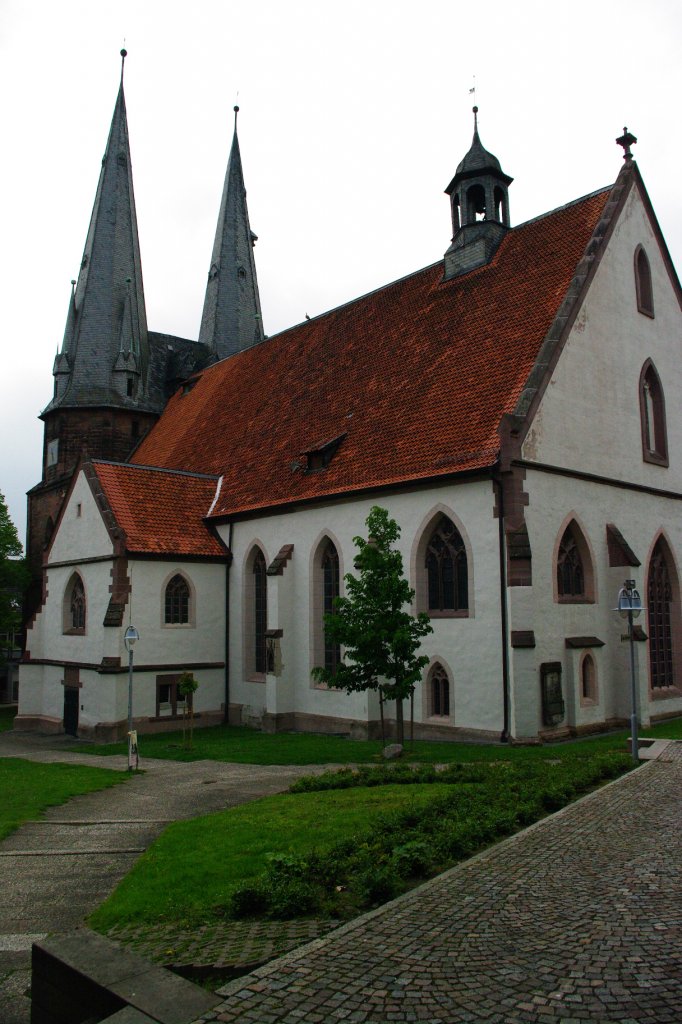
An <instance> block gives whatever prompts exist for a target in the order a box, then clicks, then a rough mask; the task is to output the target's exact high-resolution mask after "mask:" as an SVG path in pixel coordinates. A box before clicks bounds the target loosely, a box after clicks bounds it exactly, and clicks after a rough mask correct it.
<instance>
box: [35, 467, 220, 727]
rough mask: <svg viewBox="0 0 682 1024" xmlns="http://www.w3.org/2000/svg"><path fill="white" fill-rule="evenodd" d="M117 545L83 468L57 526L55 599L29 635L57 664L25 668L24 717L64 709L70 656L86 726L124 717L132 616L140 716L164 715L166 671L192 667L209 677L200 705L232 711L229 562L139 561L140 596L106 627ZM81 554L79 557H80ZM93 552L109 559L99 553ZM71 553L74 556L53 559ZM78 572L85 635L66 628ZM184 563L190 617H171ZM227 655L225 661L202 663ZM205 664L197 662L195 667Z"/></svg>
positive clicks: (40, 656) (131, 568)
mask: <svg viewBox="0 0 682 1024" xmlns="http://www.w3.org/2000/svg"><path fill="white" fill-rule="evenodd" d="M112 556H113V548H112V543H111V540H110V538H109V535H108V532H107V530H106V527H105V526H104V523H103V521H102V518H101V515H100V513H99V510H98V508H97V505H96V503H95V501H94V499H93V496H92V492H91V490H90V487H89V485H88V483H87V481H86V480H85V478H84V476H83V474H82V473H81V474H80V475H79V477H78V479H77V481H76V484H75V486H74V489H73V492H72V494H71V498H70V500H69V502H68V504H67V507H66V509H65V513H64V516H63V517H62V521H61V523H60V526H59V530H58V532H57V534H56V535H55V539H54V542H53V544H52V548H51V551H50V564H49V565H48V568H47V600H46V602H45V604H44V606H43V607H42V608H41V609H40V611H39V612H38V614H37V616H36V619H35V622H34V624H33V626H32V627H31V628H30V629H29V631H28V635H27V649H28V651H29V652H30V655H31V658H32V659H34V660H39V661H42V662H56V664H31V663H28V664H25V665H22V666H21V668H20V688H19V693H20V697H19V716H31V717H39V718H42V719H43V720H45V721H48V720H49V721H54V722H60V721H61V720H62V717H63V713H64V687H63V680H64V665H65V664H66V665H71V666H77V667H78V668H79V684H80V688H79V729H80V728H82V729H86V730H89V729H93V730H94V729H96V728H97V727H102V726H109V725H112V724H114V723H116V722H121V721H124V720H125V719H126V718H127V711H128V676H127V665H128V654H127V651H126V649H125V645H124V642H123V636H124V633H125V628H126V626H127V625H128V623H129V622H130V621H132V622H133V624H134V625H135V626H136V627H137V629H138V631H139V633H140V640H139V641H138V642H137V644H136V645H135V648H134V663H135V665H136V666H137V667H138V669H144V666H145V665H149V666H153V668H152V669H150V670H149V671H136V672H135V673H134V700H133V715H134V718H135V719H136V720H137V719H141V720H143V719H147V718H153V717H155V715H156V676H157V675H161V674H171V673H174V672H181V671H183V669H184V668H185V667H186V668H190V669H192V671H194V674H195V676H196V678H197V679H198V681H199V688H198V690H197V692H196V694H195V699H194V707H195V710H196V711H198V712H213V713H215V714H219V713H221V712H222V707H223V702H224V689H225V672H224V668H223V667H222V663H223V662H224V659H225V645H224V638H225V566H224V565H222V564H215V563H203V562H183V561H182V560H179V561H177V562H171V561H163V562H162V561H151V560H144V561H142V560H137V561H136V560H133V559H131V560H129V561H128V567H127V572H128V577H129V579H130V580H131V583H132V602H129V604H128V605H127V606H126V609H125V612H124V622H123V624H122V626H120V627H115V626H104V625H103V622H104V617H105V614H106V611H107V608H108V606H109V600H110V597H111V594H110V586H111V582H112V577H111V571H112V567H113V564H114V563H113V557H112ZM76 558H78V559H79V561H73V560H74V559H76ZM90 559H102V560H97V561H89V560H90ZM65 561H69V562H70V564H68V565H59V564H57V565H55V564H53V563H59V562H65ZM74 572H78V574H79V575H80V577H81V579H82V580H83V585H84V589H85V599H86V625H85V631H84V633H83V634H77V635H71V634H68V633H65V632H64V629H63V604H64V595H65V594H66V592H67V589H68V588H69V583H70V581H71V579H72V576H73V574H74ZM176 572H181V573H182V574H183V575H184V576H185V577H186V579H187V580H188V582H189V584H190V589H191V593H192V614H191V616H190V618H191V623H190V625H172V626H167V625H165V623H164V592H165V584H166V583H167V582H168V580H169V579H170V578H171V577H172V576H173V575H174V574H175V573H176ZM116 658H118V659H120V665H121V667H122V670H121V671H120V672H100V671H97V667H98V666H100V665H101V664H102V662H103V660H104V659H116ZM210 663H214V664H216V663H218V667H213V668H209V667H201V666H202V665H203V666H207V665H209V664H210ZM195 666H197V667H195Z"/></svg>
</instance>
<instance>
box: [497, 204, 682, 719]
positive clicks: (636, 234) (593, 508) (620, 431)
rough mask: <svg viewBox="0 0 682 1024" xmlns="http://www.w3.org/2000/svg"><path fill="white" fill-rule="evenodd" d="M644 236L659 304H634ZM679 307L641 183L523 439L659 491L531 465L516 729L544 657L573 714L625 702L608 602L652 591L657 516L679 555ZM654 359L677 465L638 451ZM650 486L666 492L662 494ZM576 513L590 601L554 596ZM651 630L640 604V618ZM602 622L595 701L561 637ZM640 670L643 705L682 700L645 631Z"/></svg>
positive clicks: (515, 605)
mask: <svg viewBox="0 0 682 1024" xmlns="http://www.w3.org/2000/svg"><path fill="white" fill-rule="evenodd" d="M638 245H643V246H644V248H645V250H646V253H647V256H648V259H649V263H650V267H651V275H652V284H653V295H654V308H655V317H654V318H653V319H652V318H651V317H648V316H645V315H643V314H642V313H640V312H639V311H638V309H637V298H636V290H635V273H634V254H635V250H636V248H637V246H638ZM681 349H682V318H681V316H680V307H679V302H678V299H677V295H676V293H675V291H674V289H673V287H672V285H671V282H670V278H669V276H668V273H667V270H666V267H665V264H664V260H663V257H662V255H661V253H660V250H659V248H658V243H657V241H656V239H655V236H654V233H653V229H652V227H651V224H650V221H649V219H648V217H647V215H646V211H645V209H644V207H643V204H642V202H641V200H640V198H639V195H638V193H637V192H636V191H635V190H633V191H632V193H631V194H630V196H629V197H628V200H627V202H626V204H625V207H624V209H623V211H622V214H621V216H620V218H619V221H618V223H617V225H616V227H615V230H614V232H613V234H612V237H611V239H610V241H609V244H608V247H607V249H606V252H605V253H604V255H603V257H602V259H601V262H600V264H599V266H598V268H597V270H596V273H595V276H594V279H593V281H592V284H591V287H590V289H589V291H588V294H587V297H586V300H585V302H584V304H583V307H582V309H581V310H580V312H579V315H578V317H577V319H576V322H575V324H574V325H573V328H572V330H571V332H570V335H569V337H568V339H567V342H566V344H565V347H564V349H563V352H562V354H561V357H560V359H559V362H558V364H557V366H556V368H555V371H554V373H553V375H552V379H551V381H550V383H549V385H548V387H547V390H546V391H545V393H544V395H543V398H542V400H541V402H540V405H539V408H538V411H537V413H536V415H535V418H534V421H533V425H532V427H531V430H530V431H529V433H528V436H527V438H526V440H525V443H524V446H523V457H524V459H526V460H528V461H529V462H537V463H539V464H543V465H546V466H556V467H560V468H562V469H569V470H575V471H577V472H580V473H584V474H594V475H595V476H599V477H603V478H607V479H608V480H613V481H623V482H627V483H630V484H634V485H635V486H636V487H639V488H649V489H651V491H649V492H647V491H645V490H636V489H634V488H630V489H625V488H619V487H615V486H608V485H606V484H602V483H597V482H590V481H587V480H580V479H577V478H575V477H562V476H559V475H557V474H551V475H550V474H547V473H539V472H534V471H532V470H530V469H529V470H527V475H526V481H525V485H524V486H525V490H526V491H527V493H528V495H529V499H530V504H529V506H528V508H527V510H526V522H527V525H528V531H529V536H530V542H531V546H532V552H533V586H532V587H515V588H511V589H510V592H509V601H510V609H511V629H514V630H528V629H533V630H534V632H535V638H536V643H537V646H536V648H535V649H521V650H516V651H514V653H513V659H512V666H513V688H512V693H513V711H514V718H513V732H514V733H515V734H516V735H517V736H520V737H521V736H532V735H535V734H536V732H537V730H538V728H540V727H541V720H540V714H541V709H540V702H539V694H540V665H541V663H543V662H552V661H560V662H561V663H562V666H563V682H564V696H565V698H566V704H567V709H566V710H567V721H568V723H569V724H570V725H574V726H577V727H581V726H590V725H595V724H598V723H600V722H604V721H608V720H609V719H611V718H614V717H617V718H627V717H628V716H629V714H630V696H629V679H630V663H629V645H628V644H627V643H624V642H622V641H621V635H622V634H623V633H624V632H626V628H625V626H624V623H623V621H622V620H621V619H620V617H619V616H618V615H617V614H616V613H614V612H613V611H612V609H613V608H614V607H615V605H616V599H617V595H618V591H619V588H620V587H621V586H622V585H623V582H624V580H625V579H626V578H628V577H630V578H636V580H637V583H638V585H639V588H640V590H641V592H642V595H643V598H644V600H645V602H646V594H645V589H646V571H647V564H648V558H649V555H650V551H651V547H652V545H653V543H654V541H655V539H656V536H657V535H658V534H659V533H660V531H661V530H663V531H664V534H665V536H666V538H667V540H668V542H669V544H670V546H671V548H672V551H673V554H674V557H675V559H676V561H677V568H678V572H679V559H680V554H681V553H682V533H681V529H680V515H679V511H680V510H679V502H678V501H677V500H675V498H674V494H675V493H680V491H682V416H681V415H680V409H681V408H682V359H680V356H681V355H682V351H681ZM647 359H652V360H653V362H654V364H655V366H656V369H657V371H658V374H659V377H660V380H661V382H662V386H663V390H664V394H665V408H666V420H667V439H668V455H669V462H670V465H669V467H662V466H658V465H652V464H651V463H649V462H646V461H644V459H643V457H642V432H641V420H640V405H639V381H640V373H641V370H642V366H643V364H644V362H645V361H646V360H647ZM653 490H661V491H668V492H671V497H669V498H667V497H665V496H662V495H660V494H656V493H652V491H653ZM570 513H573V514H575V515H576V518H577V520H578V523H579V525H580V527H581V528H582V529H583V531H584V533H585V535H586V538H587V540H588V542H589V544H590V546H591V548H592V551H593V554H594V558H595V577H596V579H595V584H596V594H595V597H596V602H595V603H594V604H573V605H566V604H559V603H557V601H556V595H555V593H554V589H555V588H554V575H553V574H554V571H555V570H554V560H553V555H554V551H555V547H556V543H557V540H558V534H559V532H560V531H561V528H562V525H563V524H564V523H565V521H566V518H567V516H568V515H569V514H570ZM607 523H614V524H615V525H616V526H617V527H618V529H619V530H620V531H621V532H622V533H623V535H624V537H625V539H626V541H627V542H628V544H629V545H630V547H631V548H632V549H633V550H634V552H635V554H636V555H637V557H638V558H639V560H640V561H641V563H642V565H641V566H640V567H639V568H629V567H619V568H610V567H609V559H608V552H607V547H606V524H607ZM640 621H641V623H642V625H643V626H644V628H645V630H646V628H647V626H646V616H642V619H641V620H640ZM571 636H597V637H599V639H601V640H603V641H605V646H604V647H600V648H594V649H592V650H591V653H592V654H593V657H594V659H595V664H596V668H597V678H598V683H597V686H598V701H597V703H596V704H595V705H587V706H581V702H580V699H579V689H578V688H579V685H580V681H579V666H580V657H581V655H582V653H583V652H581V651H576V650H569V649H567V648H566V642H565V641H566V637H571ZM635 651H636V675H637V687H638V696H639V700H640V707H641V715H642V719H643V721H644V722H646V721H647V720H648V718H649V715H650V714H651V715H655V714H665V713H672V712H674V711H676V710H680V711H682V701H681V700H680V699H679V698H677V699H675V698H672V699H666V700H653V699H652V697H651V691H650V689H649V677H648V652H647V645H645V644H644V643H638V644H636V645H635Z"/></svg>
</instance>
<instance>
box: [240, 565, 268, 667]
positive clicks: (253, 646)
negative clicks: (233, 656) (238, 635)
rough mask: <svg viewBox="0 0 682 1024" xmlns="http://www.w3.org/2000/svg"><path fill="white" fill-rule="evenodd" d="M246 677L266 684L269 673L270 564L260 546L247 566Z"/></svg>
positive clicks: (244, 609) (245, 596)
mask: <svg viewBox="0 0 682 1024" xmlns="http://www.w3.org/2000/svg"><path fill="white" fill-rule="evenodd" d="M243 615H244V618H243V637H244V676H245V678H246V679H250V680H253V681H254V682H264V681H265V673H266V671H267V650H266V647H267V644H266V635H265V634H266V630H267V628H268V577H267V561H266V559H265V555H264V554H263V552H262V551H261V549H260V547H259V546H258V545H254V547H253V548H252V549H251V551H250V552H249V555H248V556H247V559H246V562H245V565H244V603H243Z"/></svg>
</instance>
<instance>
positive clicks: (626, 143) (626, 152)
mask: <svg viewBox="0 0 682 1024" xmlns="http://www.w3.org/2000/svg"><path fill="white" fill-rule="evenodd" d="M616 142H617V143H618V145H619V146H622V147H623V160H625V161H628V160H632V153H631V152H630V146H634V144H635V143H636V142H637V139H636V138H635V136H634V135H633V134H632V132H629V131H628V130H627V128H623V134H622V135H621V137H620V138H619V139H616Z"/></svg>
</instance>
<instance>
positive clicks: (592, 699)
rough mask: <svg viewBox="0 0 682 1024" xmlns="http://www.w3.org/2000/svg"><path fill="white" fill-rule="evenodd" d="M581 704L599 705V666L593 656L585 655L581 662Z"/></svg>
mask: <svg viewBox="0 0 682 1024" xmlns="http://www.w3.org/2000/svg"><path fill="white" fill-rule="evenodd" d="M580 703H581V705H583V706H584V707H585V706H589V705H591V704H596V703H597V665H596V663H595V660H594V657H593V655H591V654H584V655H583V657H582V661H581V662H580Z"/></svg>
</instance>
